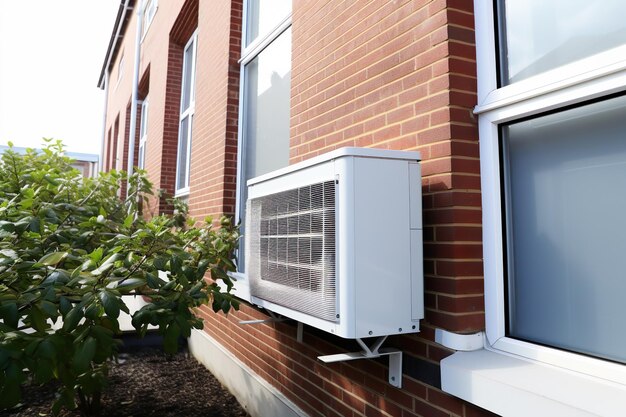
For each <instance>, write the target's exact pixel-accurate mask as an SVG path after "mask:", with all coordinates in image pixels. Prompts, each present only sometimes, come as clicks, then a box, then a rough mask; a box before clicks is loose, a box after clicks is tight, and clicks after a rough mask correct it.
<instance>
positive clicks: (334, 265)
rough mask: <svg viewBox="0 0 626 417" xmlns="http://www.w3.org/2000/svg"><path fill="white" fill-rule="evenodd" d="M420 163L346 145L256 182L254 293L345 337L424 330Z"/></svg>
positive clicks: (270, 305)
mask: <svg viewBox="0 0 626 417" xmlns="http://www.w3.org/2000/svg"><path fill="white" fill-rule="evenodd" d="M419 161H420V155H419V153H418V152H402V151H391V150H380V149H365V148H342V149H338V150H336V151H333V152H329V153H327V154H324V155H321V156H318V157H315V158H312V159H310V160H307V161H304V162H301V163H298V164H295V165H292V166H289V167H287V168H284V169H280V170H277V171H275V172H272V173H269V174H266V175H263V176H260V177H257V178H254V179H251V180H250V181H248V201H247V208H246V210H247V213H246V219H247V220H246V228H245V232H244V233H245V249H246V253H245V259H246V268H245V270H246V275H247V279H248V281H249V286H250V301H251V302H252V303H254V304H257V305H259V306H261V307H263V308H266V309H268V310H270V311H273V312H275V313H278V314H280V315H283V316H286V317H289V318H292V319H295V320H297V321H299V322H302V323H305V324H308V325H310V326H313V327H316V328H319V329H322V330H324V331H327V332H330V333H333V334H335V335H337V336H340V337H343V338H349V339H361V338H368V337H374V336H386V335H392V334H399V333H412V332H417V331H419V320H420V319H421V318H423V316H424V303H423V267H422V259H423V257H422V214H421V213H422V203H421V175H420V165H419ZM381 343H382V342H381Z"/></svg>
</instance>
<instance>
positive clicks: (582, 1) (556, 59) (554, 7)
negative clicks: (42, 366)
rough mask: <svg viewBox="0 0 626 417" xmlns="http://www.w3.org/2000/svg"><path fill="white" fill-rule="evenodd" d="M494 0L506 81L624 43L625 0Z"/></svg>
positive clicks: (517, 79) (625, 30)
mask: <svg viewBox="0 0 626 417" xmlns="http://www.w3.org/2000/svg"><path fill="white" fill-rule="evenodd" d="M498 3H499V4H500V7H501V10H500V19H499V20H500V33H501V34H502V37H503V39H502V40H501V43H502V50H501V51H500V53H501V68H502V72H503V74H502V75H503V76H502V83H503V84H505V85H506V84H510V83H513V82H516V81H520V80H523V79H525V78H528V77H531V76H533V75H537V74H540V73H542V72H545V71H548V70H550V69H553V68H556V67H559V66H561V65H564V64H568V63H571V62H574V61H577V60H579V59H581V58H585V57H588V56H591V55H594V54H597V53H599V52H603V51H606V50H609V49H611V48H614V47H616V46H619V45H624V44H626V17H625V16H626V1H624V0H604V1H601V2H597V1H596V2H594V1H588V0H550V1H545V0H500V1H499V2H498ZM502 8H503V9H502ZM503 18H504V19H505V21H503V20H504V19H503Z"/></svg>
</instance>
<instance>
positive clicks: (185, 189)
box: [174, 30, 198, 197]
mask: <svg viewBox="0 0 626 417" xmlns="http://www.w3.org/2000/svg"><path fill="white" fill-rule="evenodd" d="M189 48H193V51H192V53H191V57H192V58H191V63H189V62H187V60H186V59H185V57H186V56H187V54H186V52H187V51H188V50H189ZM197 51H198V31H197V30H196V31H195V32H194V33H193V35H191V38H189V41H187V44H186V45H185V48H184V49H183V75H182V80H181V83H180V117H179V119H178V150H177V152H176V178H175V182H174V187H175V189H176V192H175V196H176V197H181V196H185V195H188V194H189V179H190V173H191V141H192V137H193V118H194V114H195V112H196V62H197ZM188 65H191V72H190V74H189V79H186V78H185V74H186V73H187V71H186V70H187V66H188ZM187 83H191V88H190V90H189V92H190V97H189V107H187V108H186V109H183V105H184V102H183V95H184V92H185V89H186V86H187ZM186 118H188V119H189V126H188V128H187V151H186V155H185V158H186V160H187V168H186V170H185V181H184V186H182V187H180V188H179V187H178V173H179V171H180V169H181V168H180V166H179V165H180V164H179V161H180V158H179V154H180V146H181V133H182V125H183V120H185V119H186Z"/></svg>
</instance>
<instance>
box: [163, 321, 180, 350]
mask: <svg viewBox="0 0 626 417" xmlns="http://www.w3.org/2000/svg"><path fill="white" fill-rule="evenodd" d="M179 336H180V328H179V327H178V325H177V324H176V323H170V325H169V326H167V329H166V330H165V335H164V337H163V349H164V350H165V353H169V354H174V353H176V352H177V351H178V337H179Z"/></svg>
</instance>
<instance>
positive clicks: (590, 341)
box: [475, 0, 626, 384]
mask: <svg viewBox="0 0 626 417" xmlns="http://www.w3.org/2000/svg"><path fill="white" fill-rule="evenodd" d="M489 3H490V2H476V3H475V4H476V5H477V8H476V14H477V24H476V32H477V38H476V39H477V56H478V89H479V97H478V102H479V106H478V107H477V108H476V113H478V114H479V134H480V146H481V148H480V152H481V155H480V158H481V179H482V187H481V188H482V196H483V245H484V268H485V299H486V306H485V309H486V325H487V326H486V327H487V329H486V330H487V340H488V342H489V345H490V347H491V348H493V349H496V350H501V351H505V352H507V353H513V354H515V355H520V356H524V357H526V358H530V359H534V360H540V361H542V362H547V363H549V364H551V365H556V366H559V367H563V368H567V369H570V370H575V371H578V372H583V373H587V374H591V375H593V376H598V377H601V378H605V379H609V380H613V381H617V382H620V383H623V384H626V367H624V366H623V365H617V364H616V363H615V362H621V363H626V354H624V351H623V346H624V345H626V336H625V335H626V324H623V321H621V320H615V319H614V318H615V317H621V316H624V315H626V305H625V304H624V303H623V301H622V300H621V299H620V297H619V296H617V294H623V293H624V292H626V280H624V279H623V276H624V273H623V271H624V270H625V269H626V260H625V257H624V256H621V255H620V254H624V253H626V243H625V242H626V241H625V240H624V239H621V238H620V237H619V236H620V235H621V234H622V233H621V232H618V231H617V230H623V227H622V225H623V224H624V220H623V213H624V212H626V197H625V194H624V190H626V141H625V140H624V132H626V119H625V118H624V114H626V94H625V93H626V54H624V51H626V20H625V19H622V18H621V16H624V15H626V3H624V2H622V1H613V0H608V1H604V2H602V4H598V2H595V3H594V2H584V1H579V0H576V1H569V0H557V1H553V2H545V1H538V0H532V1H527V0H499V1H496V2H495V3H496V8H495V10H494V9H493V8H492V6H491V5H490V4H489ZM492 19H495V21H496V23H497V25H496V28H497V30H495V31H494V30H493V28H494V25H493V20H492ZM598 358H602V359H608V361H601V360H598Z"/></svg>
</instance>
